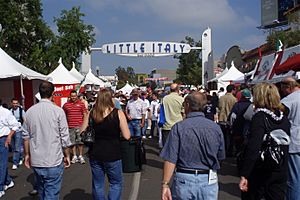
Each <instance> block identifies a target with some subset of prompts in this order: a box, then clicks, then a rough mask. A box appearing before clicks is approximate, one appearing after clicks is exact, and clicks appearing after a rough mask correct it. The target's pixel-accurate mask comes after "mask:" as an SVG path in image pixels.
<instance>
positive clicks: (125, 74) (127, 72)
mask: <svg viewBox="0 0 300 200" xmlns="http://www.w3.org/2000/svg"><path fill="white" fill-rule="evenodd" d="M115 72H116V75H117V76H118V79H119V81H118V85H117V89H119V88H122V87H123V86H124V85H125V84H126V82H129V83H131V84H136V82H137V80H136V77H135V72H134V69H133V68H132V67H127V68H126V69H125V68H124V67H121V66H119V67H118V68H117V69H115Z"/></svg>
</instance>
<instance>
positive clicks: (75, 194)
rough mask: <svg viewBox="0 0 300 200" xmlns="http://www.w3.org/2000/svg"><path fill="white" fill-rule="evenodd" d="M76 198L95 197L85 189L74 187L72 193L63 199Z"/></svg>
mask: <svg viewBox="0 0 300 200" xmlns="http://www.w3.org/2000/svg"><path fill="white" fill-rule="evenodd" d="M74 199H82V200H83V199H84V200H89V199H91V200H92V199H93V196H92V195H91V194H88V193H86V192H85V190H83V189H74V190H71V193H70V194H67V195H66V196H64V198H63V200H74Z"/></svg>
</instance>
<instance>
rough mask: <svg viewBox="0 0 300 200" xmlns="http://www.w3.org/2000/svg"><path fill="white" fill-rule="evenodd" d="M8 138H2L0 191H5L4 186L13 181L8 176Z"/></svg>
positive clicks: (0, 148)
mask: <svg viewBox="0 0 300 200" xmlns="http://www.w3.org/2000/svg"><path fill="white" fill-rule="evenodd" d="M6 138H7V136H3V137H0V191H3V190H4V188H3V187H4V185H8V184H9V183H10V182H11V181H12V179H11V177H10V176H9V175H8V170H7V163H8V147H5V141H6Z"/></svg>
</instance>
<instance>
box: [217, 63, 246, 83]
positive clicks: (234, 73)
mask: <svg viewBox="0 0 300 200" xmlns="http://www.w3.org/2000/svg"><path fill="white" fill-rule="evenodd" d="M240 77H244V74H243V73H242V72H240V71H239V70H238V69H237V68H236V67H235V66H234V64H232V65H231V67H230V69H229V70H228V72H227V73H226V74H224V75H223V76H222V77H220V78H219V79H218V81H222V82H230V81H235V80H237V79H239V78H240Z"/></svg>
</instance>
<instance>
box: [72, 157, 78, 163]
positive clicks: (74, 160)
mask: <svg viewBox="0 0 300 200" xmlns="http://www.w3.org/2000/svg"><path fill="white" fill-rule="evenodd" d="M77 160H78V159H77V156H73V158H72V160H71V163H72V164H74V163H76V162H77Z"/></svg>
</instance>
